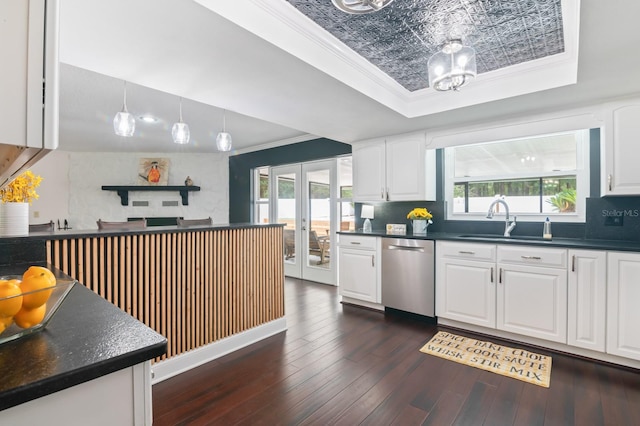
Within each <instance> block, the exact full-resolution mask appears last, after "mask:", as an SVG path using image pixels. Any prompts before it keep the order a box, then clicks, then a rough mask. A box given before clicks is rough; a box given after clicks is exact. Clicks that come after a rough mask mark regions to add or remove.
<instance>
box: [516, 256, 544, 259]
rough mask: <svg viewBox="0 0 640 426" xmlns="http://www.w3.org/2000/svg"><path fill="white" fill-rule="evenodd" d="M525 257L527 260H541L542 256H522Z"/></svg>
mask: <svg viewBox="0 0 640 426" xmlns="http://www.w3.org/2000/svg"><path fill="white" fill-rule="evenodd" d="M520 257H521V258H523V259H527V260H541V259H542V258H541V257H540V256H520Z"/></svg>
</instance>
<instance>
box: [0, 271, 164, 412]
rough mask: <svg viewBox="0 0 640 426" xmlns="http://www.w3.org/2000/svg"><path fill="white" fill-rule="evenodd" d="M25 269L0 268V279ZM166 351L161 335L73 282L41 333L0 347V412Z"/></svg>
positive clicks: (59, 273)
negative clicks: (2, 275)
mask: <svg viewBox="0 0 640 426" xmlns="http://www.w3.org/2000/svg"><path fill="white" fill-rule="evenodd" d="M26 268H27V267H26V266H15V267H3V268H2V269H1V270H0V274H21V273H22V272H24V271H25V270H26ZM50 269H52V268H50ZM52 270H53V269H52ZM56 273H57V275H58V277H65V278H67V279H69V277H67V276H65V275H64V274H62V273H61V272H59V271H56ZM166 348H167V340H166V339H165V338H164V337H163V336H161V335H160V334H158V333H156V332H155V331H153V330H152V329H150V328H149V327H147V326H146V325H144V324H142V323H141V322H139V321H138V320H136V319H135V318H133V317H132V316H130V315H128V314H127V313H125V312H123V311H122V310H120V309H119V308H117V307H116V306H114V305H112V304H111V303H109V302H108V301H106V300H105V299H103V298H102V297H100V296H98V295H97V294H95V293H94V292H92V291H91V290H89V289H87V288H86V287H85V286H83V285H82V284H79V283H76V285H74V287H73V289H72V290H71V292H70V293H69V295H68V296H67V298H66V299H65V301H64V302H63V304H62V305H61V306H60V308H59V310H58V311H57V312H56V314H55V315H54V316H53V318H52V319H51V321H50V322H49V324H48V325H47V327H46V328H45V329H43V330H40V331H38V332H36V333H34V334H31V335H28V336H24V337H22V338H20V339H17V340H14V341H11V342H7V343H4V344H1V345H0V378H1V379H0V410H4V409H6V408H9V407H13V406H16V405H19V404H22V403H24V402H27V401H31V400H34V399H37V398H40V397H42V396H45V395H49V394H52V393H54V392H57V391H60V390H63V389H66V388H69V387H72V386H75V385H77V384H80V383H84V382H87V381H90V380H93V379H96V378H98V377H101V376H104V375H107V374H110V373H113V372H115V371H118V370H121V369H123V368H127V367H131V366H133V365H135V364H139V363H141V362H144V361H147V360H150V359H153V358H155V357H157V356H160V355H162V354H164V353H165V352H166Z"/></svg>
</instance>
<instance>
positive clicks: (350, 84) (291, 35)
mask: <svg viewBox="0 0 640 426" xmlns="http://www.w3.org/2000/svg"><path fill="white" fill-rule="evenodd" d="M421 1H422V0H421ZM60 3H61V23H60V59H61V72H60V75H61V94H60V98H61V99H60V100H61V107H60V148H61V149H63V150H68V151H123V152H216V149H215V135H216V134H217V132H218V131H220V130H221V127H222V116H223V111H227V112H226V130H227V131H228V132H230V133H231V134H232V135H233V138H234V152H243V151H247V150H253V149H258V148H262V147H269V146H276V145H281V144H286V143H292V142H297V141H301V140H307V139H311V138H314V137H326V138H329V139H334V140H338V141H341V142H347V143H350V142H353V141H357V140H362V139H368V138H373V137H380V136H386V135H392V134H399V133H407V132H412V131H418V130H424V129H436V128H445V127H451V126H459V125H469V124H475V123H479V122H483V121H487V120H494V119H497V118H505V117H515V116H520V115H524V114H537V113H543V112H548V111H550V110H554V109H561V108H567V107H573V106H577V105H583V104H588V103H595V102H599V101H601V100H603V99H610V98H614V97H620V96H625V95H630V94H634V93H640V79H636V78H631V77H630V76H628V74H627V72H628V70H637V69H639V68H640V55H634V54H629V52H630V50H629V47H628V46H631V47H633V46H636V45H638V42H640V32H638V31H634V28H635V25H636V22H635V21H636V18H635V17H636V16H639V15H640V2H637V1H635V0H619V1H617V2H616V5H615V7H612V6H611V5H610V4H609V5H607V2H602V1H598V0H583V1H582V4H580V2H579V0H567V1H563V2H562V4H561V9H560V11H558V3H557V1H554V0H544V1H534V0H523V1H519V0H502V1H499V2H486V1H477V0H469V1H465V2H460V1H459V0H458V1H455V2H453V4H454V6H455V5H457V6H456V7H459V4H465V5H469V6H470V7H471V9H469V11H473V10H475V9H473V8H476V9H477V8H480V7H482V6H484V7H488V6H487V5H500V7H501V9H500V10H499V13H498V12H496V11H495V10H493V12H492V11H491V10H489V9H487V10H486V11H485V14H484V15H482V19H483V20H485V21H483V22H484V23H478V22H475V21H474V22H475V23H474V24H473V25H466V26H465V27H464V28H466V30H465V31H466V33H464V34H463V36H464V37H463V38H464V39H465V42H467V39H468V40H469V41H472V42H473V43H475V44H476V46H475V47H476V48H477V50H478V58H479V59H478V66H479V72H480V73H481V74H480V75H479V76H478V78H477V79H476V80H475V81H473V82H471V83H470V84H469V85H468V86H465V87H464V88H463V89H462V90H461V91H460V92H457V93H450V92H436V91H433V90H432V89H429V88H427V87H424V84H425V80H424V75H426V69H423V68H424V64H423V62H424V60H425V58H428V56H429V55H430V54H431V52H430V50H431V49H433V46H435V44H437V43H438V38H437V37H436V36H435V35H437V34H440V33H438V32H434V31H432V33H429V32H428V31H427V32H425V33H424V34H431V36H425V37H424V38H423V40H421V41H420V43H417V42H416V40H415V39H411V40H407V39H408V38H410V37H409V36H408V33H407V32H406V31H405V32H402V31H399V32H398V34H395V36H389V37H386V35H387V34H388V32H389V31H388V30H386V29H385V30H384V31H383V33H384V34H385V38H382V37H381V38H380V40H381V41H380V42H379V43H378V41H375V40H376V34H377V33H376V31H380V30H374V31H372V32H370V33H366V34H368V35H367V37H368V39H374V42H372V43H369V44H363V46H371V45H373V46H378V47H377V48H376V49H372V48H370V49H369V51H370V52H373V53H372V54H369V55H368V58H369V59H370V60H371V61H374V59H373V58H374V57H381V56H380V55H379V54H380V53H381V52H382V53H383V55H382V56H384V55H387V56H386V57H387V58H390V59H389V60H388V61H386V62H384V60H385V58H384V57H382V60H383V62H378V63H377V65H376V64H373V63H372V62H369V61H368V60H367V59H365V56H366V55H365V56H362V55H358V54H356V53H355V51H354V50H353V49H354V48H356V47H357V46H356V45H354V44H351V47H349V44H348V43H347V44H344V43H342V42H340V40H339V39H338V38H336V36H335V35H332V34H331V33H330V32H329V31H326V30H325V29H323V28H322V27H321V26H319V25H317V24H315V23H314V22H313V21H312V20H311V19H310V18H309V17H308V16H306V15H305V14H303V13H301V11H300V10H299V9H298V8H297V7H300V8H302V9H304V8H303V7H302V6H305V7H306V9H304V10H305V13H307V14H308V15H310V16H314V17H316V18H317V14H319V13H320V11H324V12H323V13H325V14H327V13H328V14H337V15H336V16H340V13H341V12H339V11H337V10H335V11H334V10H333V9H331V8H332V7H333V6H332V5H331V0H315V1H302V0H291V1H290V2H289V1H286V0H244V1H242V2H238V1H233V2H232V1H219V0H112V1H109V2H104V1H101V0H60ZM447 4H449V5H450V4H451V3H450V2H448V1H447V0H431V1H427V2H426V3H425V7H427V8H428V9H429V11H428V12H424V13H423V15H420V13H418V12H420V10H422V9H415V8H416V7H417V5H418V0H395V1H394V2H393V3H392V6H389V8H387V9H389V10H387V9H383V11H381V12H377V13H384V14H383V15H379V16H378V17H372V15H367V16H365V18H364V21H366V22H376V20H377V21H380V20H382V21H384V22H386V23H388V25H392V24H393V23H394V22H396V21H397V19H400V20H403V19H404V20H405V21H407V22H408V21H416V20H417V19H419V18H420V19H422V18H423V17H424V16H430V17H434V16H443V17H446V16H448V15H447V14H446V13H444V14H443V12H442V11H441V10H440V11H436V10H435V9H434V10H432V9H430V8H436V7H439V6H443V5H447ZM294 5H295V7H294ZM314 5H317V10H316V9H315V8H314V7H313V6H314ZM421 7H422V6H421ZM451 7H453V6H451ZM394 8H395V9H394ZM407 8H409V9H408V10H410V13H409V12H407V13H408V14H407V16H406V18H404V17H402V15H397V16H396V15H393V16H395V18H393V19H395V20H396V21H394V20H393V19H391V18H390V16H392V15H390V14H392V13H397V12H402V11H406V10H407ZM528 8H533V9H534V11H535V12H536V13H538V15H537V16H542V17H543V18H544V17H547V18H548V16H547V15H548V14H549V13H548V11H553V12H554V13H555V14H556V15H555V16H556V18H557V17H560V16H561V17H562V25H563V27H562V29H563V33H562V37H561V36H560V34H559V30H558V28H557V26H558V25H559V24H558V20H557V19H556V20H555V21H554V20H553V19H551V18H549V19H548V20H549V22H552V21H553V22H555V24H550V25H551V28H552V29H551V30H549V31H546V30H544V31H543V32H542V33H534V32H529V31H530V29H532V28H533V27H536V25H538V23H539V19H538V20H536V21H535V22H529V20H528V19H527V17H528V16H529V15H530V13H529V12H526V10H529V9H528ZM309 10H311V12H309ZM442 10H449V9H442ZM123 11H124V12H126V13H123ZM438 14H440V15H438ZM345 15H346V14H345ZM454 15H455V13H454ZM468 15H469V16H468V17H467V18H469V17H470V16H472V15H474V14H473V13H471V12H469V14H468ZM456 16H457V15H456ZM353 19H354V18H353V17H349V16H343V17H342V18H341V20H340V22H341V23H340V26H341V28H343V29H344V28H347V27H345V25H347V23H349V25H351V23H350V22H351V20H353ZM443 19H444V18H443ZM486 19H490V21H486ZM545 19H546V18H545ZM336 22H337V21H336ZM396 23H397V22H396ZM403 25H404V24H403ZM553 25H555V26H556V27H553ZM325 26H327V27H328V26H329V25H328V24H327V23H326V21H325ZM538 26H539V27H540V28H543V27H544V28H546V27H545V26H544V25H543V24H540V25H538ZM464 28H463V29H464ZM536 28H537V27H536ZM553 28H555V29H553ZM349 31H350V30H349ZM349 31H342V33H341V34H343V35H344V34H351V33H350V32H349ZM415 31H417V30H415V29H414V30H412V31H411V33H412V34H413V32H415ZM509 31H510V32H509ZM463 32H464V31H463ZM523 32H524V33H527V34H526V35H524V34H521V33H523ZM336 34H337V35H338V36H339V35H340V33H336ZM516 35H522V36H523V37H524V38H523V39H522V40H519V39H518V40H516ZM547 35H549V37H548V38H547ZM362 37H364V36H362ZM505 37H506V38H505ZM541 40H542V41H545V42H547V43H548V44H549V45H550V46H551V45H552V47H546V48H545V50H543V49H540V48H538V47H535V48H533V47H531V46H532V45H533V44H535V43H537V42H540V41H541ZM394 41H398V43H405V42H406V43H405V44H404V47H402V49H401V51H405V50H406V52H407V55H404V56H402V57H400V59H398V58H397V57H396V56H391V54H392V52H395V53H394V54H398V48H397V47H394V46H393V43H394ZM578 41H579V43H578ZM523 43H524V44H528V47H525V46H524V45H523ZM560 44H562V47H561V48H560V47H559V46H560ZM420 45H422V46H424V47H425V51H424V55H423V56H422V57H421V56H420ZM407 46H412V50H410V49H409V48H408V47H407ZM428 46H431V47H428ZM483 46H484V47H483ZM486 46H497V47H494V48H489V47H486ZM553 46H555V47H553ZM363 49H364V48H363ZM485 49H487V50H488V51H490V52H492V53H491V55H490V56H487V54H486V53H485V52H484V51H485ZM364 50H366V49H364ZM364 50H363V51H364ZM560 50H562V51H561V52H559V51H560ZM523 51H528V52H529V54H533V56H532V57H531V60H525V61H524V62H522V61H520V59H517V58H520V57H522V52H523ZM496 52H499V53H500V54H504V55H503V56H500V55H498V54H497V53H496ZM554 52H559V53H554ZM363 54H364V53H363ZM399 54H401V52H400V53H399ZM376 55H377V56H376ZM536 55H537V56H536ZM481 56H483V57H484V58H485V59H483V60H482V61H481V60H480V57H481ZM538 56H539V57H538ZM403 58H405V59H406V60H407V62H403V60H401V59H403ZM487 58H489V59H487ZM510 58H511V59H510ZM513 58H516V59H513ZM411 61H414V62H411ZM519 61H520V62H519ZM384 63H393V64H394V65H393V67H391V68H385V65H384ZM481 64H482V65H481ZM503 65H506V67H504V68H500V67H501V66H503ZM496 66H497V67H498V68H496ZM403 70H406V72H407V73H410V74H405V72H404V71H403ZM123 80H126V81H127V82H128V84H127V106H128V108H129V111H130V112H132V113H133V114H134V115H135V116H137V117H139V116H141V115H143V114H147V113H149V114H152V115H154V116H155V117H157V118H158V121H157V122H156V123H150V124H147V123H143V122H141V121H140V120H138V121H137V124H136V134H135V136H134V137H132V138H121V137H118V136H115V135H114V134H113V129H112V124H111V121H112V119H113V115H114V114H115V113H116V112H117V111H119V110H120V109H121V108H122V95H123ZM180 97H182V98H184V100H183V117H184V121H185V122H187V123H188V124H189V126H190V128H191V134H192V143H190V144H189V145H186V146H182V145H176V144H173V143H172V142H171V137H170V128H171V125H172V124H173V123H174V122H175V121H177V119H178V105H179V98H180Z"/></svg>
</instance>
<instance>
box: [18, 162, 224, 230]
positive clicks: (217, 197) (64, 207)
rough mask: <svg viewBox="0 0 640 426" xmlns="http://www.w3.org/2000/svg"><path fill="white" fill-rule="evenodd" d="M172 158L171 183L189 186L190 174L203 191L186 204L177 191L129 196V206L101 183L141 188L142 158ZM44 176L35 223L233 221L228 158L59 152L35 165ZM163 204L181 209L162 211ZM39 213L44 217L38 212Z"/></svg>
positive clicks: (89, 225)
mask: <svg viewBox="0 0 640 426" xmlns="http://www.w3.org/2000/svg"><path fill="white" fill-rule="evenodd" d="M145 157H149V158H168V159H169V160H170V167H169V185H184V180H185V179H186V177H187V176H190V177H191V179H192V180H193V182H194V185H197V186H200V188H201V189H200V191H199V192H191V193H189V205H188V206H183V205H182V202H181V197H180V194H179V193H178V192H174V191H171V192H164V191H160V192H130V193H129V205H128V206H122V205H121V204H120V197H118V195H117V193H116V192H115V191H103V190H102V189H101V187H102V185H137V179H136V176H137V172H138V163H139V159H140V158H145ZM32 170H33V172H34V173H37V174H40V175H41V176H42V177H43V179H44V180H43V182H42V184H41V185H40V188H39V189H38V194H39V195H40V199H38V200H36V201H35V202H34V203H33V205H32V207H31V212H30V217H31V223H40V222H47V221H48V220H50V219H52V220H54V221H56V220H58V219H60V221H61V222H63V221H64V219H67V220H68V221H69V224H70V226H71V227H73V228H74V229H97V225H96V221H97V220H98V219H102V220H106V221H124V220H126V219H127V217H153V216H162V217H165V216H168V217H172V216H182V217H185V218H187V219H198V218H205V217H209V216H211V217H212V218H213V221H214V223H227V222H228V221H229V193H228V192H229V162H228V155H226V154H218V153H213V154H158V153H154V154H150V153H135V154H131V153H84V152H83V153H76V152H72V153H70V152H63V151H55V152H52V153H50V154H48V155H47V156H46V157H44V158H43V159H42V160H40V162H38V163H37V164H36V165H35V166H34V167H32ZM132 201H148V202H149V206H148V207H133V206H132ZM163 201H178V206H169V207H163V206H162V202H163ZM35 212H39V216H40V217H39V218H34V213H35Z"/></svg>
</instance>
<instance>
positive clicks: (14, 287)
mask: <svg viewBox="0 0 640 426" xmlns="http://www.w3.org/2000/svg"><path fill="white" fill-rule="evenodd" d="M5 298H6V299H5ZM21 307H22V291H21V290H20V281H18V280H8V281H5V280H1V281H0V317H11V316H13V315H15V314H16V313H17V312H18V311H19V310H20V308H21Z"/></svg>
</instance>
